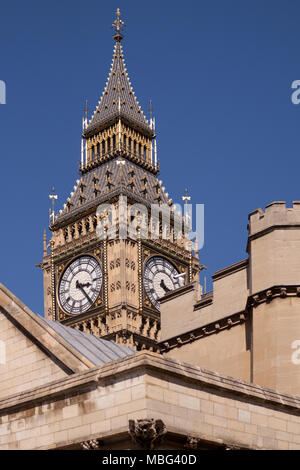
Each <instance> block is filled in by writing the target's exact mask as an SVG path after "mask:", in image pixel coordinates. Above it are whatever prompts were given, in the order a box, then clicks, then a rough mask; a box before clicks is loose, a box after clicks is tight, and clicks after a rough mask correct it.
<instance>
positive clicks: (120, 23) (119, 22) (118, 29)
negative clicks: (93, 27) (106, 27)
mask: <svg viewBox="0 0 300 470" xmlns="http://www.w3.org/2000/svg"><path fill="white" fill-rule="evenodd" d="M120 15H121V13H120V8H117V18H116V19H115V21H114V22H113V24H112V27H113V28H114V29H115V30H116V34H115V35H114V40H115V41H117V42H120V41H122V39H123V37H124V36H123V34H121V30H122V29H123V28H124V27H125V23H124V21H122V20H121V19H120Z"/></svg>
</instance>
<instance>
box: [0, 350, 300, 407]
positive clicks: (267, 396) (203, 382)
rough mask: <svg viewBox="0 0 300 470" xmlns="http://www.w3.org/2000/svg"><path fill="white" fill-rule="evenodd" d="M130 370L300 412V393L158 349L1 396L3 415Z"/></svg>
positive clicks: (63, 396)
mask: <svg viewBox="0 0 300 470" xmlns="http://www.w3.org/2000/svg"><path fill="white" fill-rule="evenodd" d="M131 373H134V374H136V373H139V374H147V373H150V374H151V373H158V374H163V376H164V378H165V380H168V379H167V377H168V376H169V377H176V378H177V379H180V380H182V381H183V382H186V383H194V384H197V386H199V387H201V389H203V390H205V389H208V390H212V389H214V390H218V391H220V392H221V393H222V395H226V394H227V393H229V394H230V395H231V396H232V395H236V396H238V397H240V398H244V399H245V398H246V399H247V400H249V401H253V402H256V403H257V402H260V403H264V404H267V405H273V406H276V407H277V408H278V407H280V408H283V409H287V411H289V410H294V411H297V412H298V413H300V397H298V396H295V395H289V394H284V393H279V392H277V391H275V390H271V389H267V388H264V387H261V386H259V385H255V384H251V383H248V382H245V381H242V380H238V379H234V378H232V377H227V376H224V375H221V374H218V373H217V372H212V371H208V370H206V369H202V368H200V367H197V366H194V365H191V364H186V363H182V362H179V361H176V360H174V359H170V358H165V357H162V356H160V355H158V354H155V353H150V352H140V353H137V354H136V355H134V356H130V357H127V358H124V359H119V360H117V361H113V362H111V363H109V364H106V365H103V366H99V367H95V368H94V369H91V370H89V371H86V372H81V373H79V374H74V375H72V376H70V377H67V378H65V379H61V380H58V381H56V382H53V383H50V384H48V385H42V386H40V387H36V388H34V389H32V390H28V391H25V392H22V393H19V394H16V395H12V396H9V397H6V398H3V399H1V400H0V415H3V414H7V413H12V412H15V411H16V410H18V409H22V408H23V409H24V408H29V407H32V406H37V405H38V404H41V403H43V402H46V401H47V402H49V401H51V400H53V399H66V398H68V396H71V395H72V394H73V393H74V392H76V393H84V391H85V390H87V389H88V388H90V387H96V386H97V385H98V384H99V385H101V386H107V385H109V383H110V379H111V380H113V381H114V380H116V378H117V377H120V378H122V377H124V378H125V379H126V378H128V377H129V376H130V374H131Z"/></svg>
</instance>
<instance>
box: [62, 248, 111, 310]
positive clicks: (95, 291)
mask: <svg viewBox="0 0 300 470" xmlns="http://www.w3.org/2000/svg"><path fill="white" fill-rule="evenodd" d="M101 286H102V270H101V268H100V265H99V263H98V261H96V259H95V258H93V257H92V256H81V257H80V258H76V260H75V261H73V262H72V263H71V264H70V265H69V266H68V267H67V269H66V270H65V272H64V273H63V275H62V277H61V280H60V283H59V288H58V297H59V302H60V305H61V307H62V308H63V310H64V311H65V312H67V313H69V314H70V315H75V314H78V313H83V312H86V311H87V310H88V309H89V308H90V307H91V306H92V305H93V303H94V302H95V300H96V299H97V297H98V295H99V293H100V289H101Z"/></svg>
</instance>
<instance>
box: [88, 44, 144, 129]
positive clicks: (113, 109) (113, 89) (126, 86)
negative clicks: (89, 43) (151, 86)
mask: <svg viewBox="0 0 300 470" xmlns="http://www.w3.org/2000/svg"><path fill="white" fill-rule="evenodd" d="M119 117H121V118H123V119H124V120H125V121H128V122H129V123H131V124H133V125H135V126H137V127H138V128H139V129H140V130H143V131H145V132H146V133H148V134H151V135H153V130H152V129H151V127H150V125H149V123H148V121H147V119H146V117H145V116H144V114H143V111H142V109H141V107H140V105H139V102H138V101H137V99H136V97H135V94H134V91H133V89H132V86H131V83H130V80H129V77H128V74H127V69H126V65H125V61H124V54H123V49H122V46H121V43H120V42H119V41H118V42H116V44H115V47H114V51H113V61H112V65H111V69H110V74H109V76H108V80H107V82H106V85H105V88H104V91H103V93H102V97H101V98H100V101H99V104H98V106H97V108H96V110H95V112H94V114H93V116H92V119H91V120H90V122H89V124H88V126H87V127H86V129H85V131H84V133H83V135H84V137H89V136H90V135H93V134H94V133H95V132H97V131H98V130H99V129H101V128H102V127H103V126H105V124H106V123H111V122H113V121H114V120H116V119H118V118H119Z"/></svg>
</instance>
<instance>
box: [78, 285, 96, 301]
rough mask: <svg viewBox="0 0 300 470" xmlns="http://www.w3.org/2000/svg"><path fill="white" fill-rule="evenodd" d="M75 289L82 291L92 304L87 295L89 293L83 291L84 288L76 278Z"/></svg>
mask: <svg viewBox="0 0 300 470" xmlns="http://www.w3.org/2000/svg"><path fill="white" fill-rule="evenodd" d="M76 289H80V290H81V292H83V294H84V295H85V296H86V298H87V299H88V300H89V302H90V303H91V304H92V303H93V301H92V299H91V298H90V297H89V295H88V294H87V293H86V292H85V290H84V288H83V284H81V283H80V282H79V281H78V280H77V281H76Z"/></svg>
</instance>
